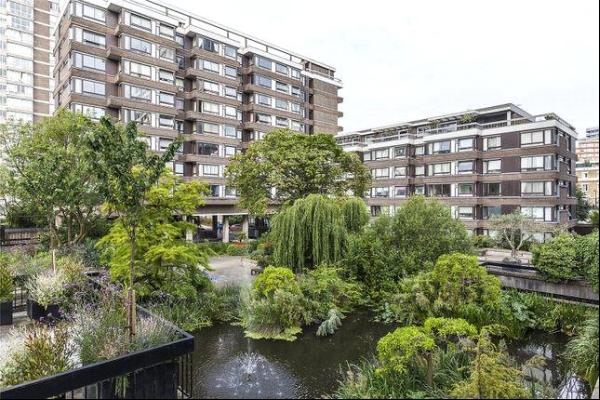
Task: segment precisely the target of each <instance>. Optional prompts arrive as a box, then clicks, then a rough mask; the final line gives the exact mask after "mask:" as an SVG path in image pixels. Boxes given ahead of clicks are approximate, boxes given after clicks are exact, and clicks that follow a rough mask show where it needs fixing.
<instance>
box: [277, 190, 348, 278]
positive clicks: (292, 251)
mask: <svg viewBox="0 0 600 400" xmlns="http://www.w3.org/2000/svg"><path fill="white" fill-rule="evenodd" d="M269 238H270V240H272V241H273V243H274V251H273V260H274V262H275V263H277V264H278V265H285V266H288V267H292V268H294V269H295V270H296V271H298V272H300V271H302V270H304V268H306V267H313V266H316V265H320V264H332V263H335V262H337V261H338V260H340V259H341V257H342V255H343V253H344V251H345V249H346V244H347V231H346V227H345V221H344V216H343V214H342V212H341V210H340V206H339V203H338V201H337V200H336V199H332V198H329V197H326V196H323V195H309V196H308V197H306V198H303V199H299V200H296V201H295V202H294V204H293V205H291V206H289V207H286V208H284V209H283V210H282V211H281V212H279V213H278V214H277V215H275V216H274V217H273V220H272V226H271V232H270V234H269Z"/></svg>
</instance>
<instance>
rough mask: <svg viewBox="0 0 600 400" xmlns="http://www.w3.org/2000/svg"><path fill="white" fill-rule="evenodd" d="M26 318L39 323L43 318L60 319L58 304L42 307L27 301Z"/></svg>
mask: <svg viewBox="0 0 600 400" xmlns="http://www.w3.org/2000/svg"><path fill="white" fill-rule="evenodd" d="M27 316H28V317H29V318H30V319H33V320H35V321H40V320H42V319H43V318H48V317H51V318H54V319H57V318H60V307H59V306H58V304H50V305H49V306H47V307H44V306H42V305H40V304H38V303H37V302H36V301H34V300H31V299H27Z"/></svg>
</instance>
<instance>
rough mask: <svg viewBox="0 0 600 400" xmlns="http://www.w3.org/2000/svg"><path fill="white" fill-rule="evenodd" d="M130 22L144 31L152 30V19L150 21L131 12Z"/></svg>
mask: <svg viewBox="0 0 600 400" xmlns="http://www.w3.org/2000/svg"><path fill="white" fill-rule="evenodd" d="M130 23H131V26H135V27H136V28H140V29H143V30H146V31H151V30H152V21H150V20H149V19H148V18H144V17H141V16H139V15H136V14H131V19H130Z"/></svg>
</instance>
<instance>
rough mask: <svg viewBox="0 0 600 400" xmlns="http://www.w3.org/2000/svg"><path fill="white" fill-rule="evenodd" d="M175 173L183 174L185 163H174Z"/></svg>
mask: <svg viewBox="0 0 600 400" xmlns="http://www.w3.org/2000/svg"><path fill="white" fill-rule="evenodd" d="M173 173H174V174H175V175H177V176H183V163H180V162H175V163H173Z"/></svg>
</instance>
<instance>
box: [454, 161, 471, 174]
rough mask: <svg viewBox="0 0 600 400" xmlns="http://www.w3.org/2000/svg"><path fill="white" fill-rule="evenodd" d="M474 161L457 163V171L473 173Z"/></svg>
mask: <svg viewBox="0 0 600 400" xmlns="http://www.w3.org/2000/svg"><path fill="white" fill-rule="evenodd" d="M473 167H474V162H473V161H459V162H458V163H457V164H456V172H457V173H459V174H472V173H473Z"/></svg>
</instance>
